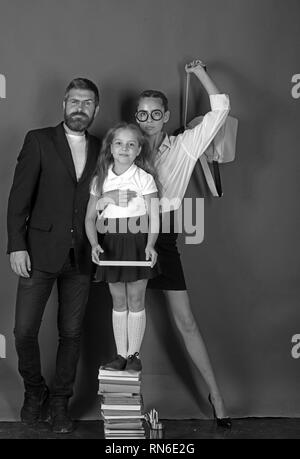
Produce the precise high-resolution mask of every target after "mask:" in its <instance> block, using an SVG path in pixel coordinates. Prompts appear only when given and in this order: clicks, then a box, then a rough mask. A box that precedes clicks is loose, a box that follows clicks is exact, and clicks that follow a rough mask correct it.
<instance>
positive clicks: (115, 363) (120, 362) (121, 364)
mask: <svg viewBox="0 0 300 459" xmlns="http://www.w3.org/2000/svg"><path fill="white" fill-rule="evenodd" d="M126 364H127V359H125V357H123V356H122V355H119V354H118V355H117V357H116V358H115V359H114V360H112V361H111V362H109V363H106V364H105V365H103V366H102V368H103V370H111V371H122V370H125V367H126Z"/></svg>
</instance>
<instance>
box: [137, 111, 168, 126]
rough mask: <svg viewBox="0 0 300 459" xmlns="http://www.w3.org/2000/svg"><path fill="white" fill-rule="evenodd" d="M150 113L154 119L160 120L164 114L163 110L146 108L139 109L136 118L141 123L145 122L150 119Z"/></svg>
mask: <svg viewBox="0 0 300 459" xmlns="http://www.w3.org/2000/svg"><path fill="white" fill-rule="evenodd" d="M149 115H150V116H151V118H152V119H153V121H160V120H161V119H162V117H163V116H164V114H163V112H162V111H161V110H152V112H147V111H146V110H139V111H138V112H136V114H135V118H136V119H137V120H138V121H139V122H140V123H144V122H145V121H147V120H148V118H149Z"/></svg>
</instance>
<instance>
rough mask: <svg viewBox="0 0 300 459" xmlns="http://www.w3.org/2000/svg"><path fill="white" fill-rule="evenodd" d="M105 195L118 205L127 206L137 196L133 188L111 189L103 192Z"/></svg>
mask: <svg viewBox="0 0 300 459" xmlns="http://www.w3.org/2000/svg"><path fill="white" fill-rule="evenodd" d="M103 196H104V197H107V198H109V199H111V200H112V201H113V202H114V204H115V205H116V206H120V207H127V206H128V203H129V201H130V200H131V199H133V198H135V197H136V196H137V193H136V191H133V190H111V191H107V192H106V193H104V194H103Z"/></svg>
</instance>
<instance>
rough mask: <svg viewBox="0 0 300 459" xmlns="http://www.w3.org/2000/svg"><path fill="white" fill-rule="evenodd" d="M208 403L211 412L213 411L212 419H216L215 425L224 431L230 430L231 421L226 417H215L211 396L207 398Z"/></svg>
mask: <svg viewBox="0 0 300 459" xmlns="http://www.w3.org/2000/svg"><path fill="white" fill-rule="evenodd" d="M208 401H209V403H210V404H211V407H212V410H213V415H214V418H215V419H216V421H217V425H218V426H219V427H223V428H224V429H231V427H232V420H231V419H230V418H229V417H228V418H218V417H217V413H216V409H215V407H214V404H213V402H212V400H211V396H210V394H209V396H208Z"/></svg>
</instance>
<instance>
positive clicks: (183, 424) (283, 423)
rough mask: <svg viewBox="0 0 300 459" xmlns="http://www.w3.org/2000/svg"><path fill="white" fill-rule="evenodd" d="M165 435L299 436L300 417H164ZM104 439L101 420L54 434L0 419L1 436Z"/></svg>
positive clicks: (44, 427)
mask: <svg viewBox="0 0 300 459" xmlns="http://www.w3.org/2000/svg"><path fill="white" fill-rule="evenodd" d="M163 425H164V428H165V430H164V438H165V439H174V440H183V439H201V438H202V439H214V438H215V439H218V438H219V439H260V438H265V439H287V438H289V439H300V419H289V418H248V419H235V420H234V421H233V426H232V429H231V430H224V429H222V428H220V427H218V426H217V425H216V424H215V422H214V421H206V420H176V421H175V420H164V421H163ZM26 438H27V439H51V438H53V439H57V438H59V439H61V438H63V439H103V438H104V435H103V424H102V421H78V422H76V429H75V431H74V432H73V433H72V434H67V435H66V434H65V435H58V434H53V433H52V432H51V430H50V429H49V426H48V424H46V423H41V424H40V425H39V428H29V427H25V426H23V425H22V424H21V423H20V422H0V439H26Z"/></svg>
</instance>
